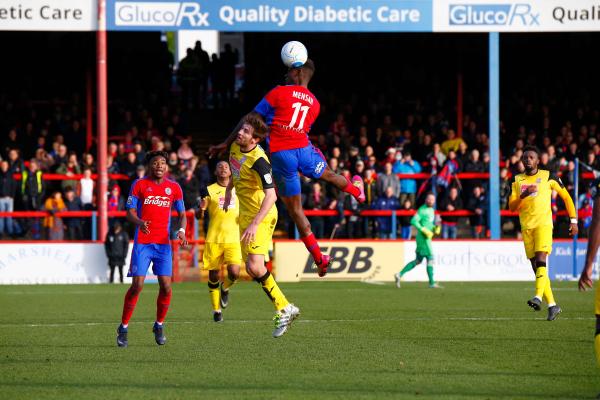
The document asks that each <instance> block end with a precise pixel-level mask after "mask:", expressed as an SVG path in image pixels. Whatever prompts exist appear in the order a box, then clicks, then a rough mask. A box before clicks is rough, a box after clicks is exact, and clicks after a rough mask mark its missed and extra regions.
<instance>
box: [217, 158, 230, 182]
mask: <svg viewBox="0 0 600 400" xmlns="http://www.w3.org/2000/svg"><path fill="white" fill-rule="evenodd" d="M215 175H216V176H217V179H219V180H221V179H228V178H229V177H230V176H231V169H230V168H229V163H228V162H227V161H219V162H218V163H217V166H216V167H215Z"/></svg>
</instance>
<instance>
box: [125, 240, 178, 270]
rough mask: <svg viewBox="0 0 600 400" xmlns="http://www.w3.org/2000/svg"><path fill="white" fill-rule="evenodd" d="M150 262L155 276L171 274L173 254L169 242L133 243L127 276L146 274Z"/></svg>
mask: <svg viewBox="0 0 600 400" xmlns="http://www.w3.org/2000/svg"><path fill="white" fill-rule="evenodd" d="M150 262H152V272H154V275H156V276H171V275H173V256H172V251H171V245H170V244H139V243H134V244H133V250H132V251H131V263H130V264H129V272H128V273H127V276H129V277H131V276H146V273H147V272H148V268H150Z"/></svg>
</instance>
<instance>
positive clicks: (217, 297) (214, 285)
mask: <svg viewBox="0 0 600 400" xmlns="http://www.w3.org/2000/svg"><path fill="white" fill-rule="evenodd" d="M208 294H209V296H210V304H211V305H212V309H213V311H219V310H220V309H221V304H220V303H221V292H220V291H219V281H216V282H211V281H208Z"/></svg>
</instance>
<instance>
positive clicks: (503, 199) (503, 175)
mask: <svg viewBox="0 0 600 400" xmlns="http://www.w3.org/2000/svg"><path fill="white" fill-rule="evenodd" d="M510 186H511V182H510V179H509V178H508V169H506V168H502V169H501V170H500V209H501V210H508V198H509V196H510V191H511V187H510Z"/></svg>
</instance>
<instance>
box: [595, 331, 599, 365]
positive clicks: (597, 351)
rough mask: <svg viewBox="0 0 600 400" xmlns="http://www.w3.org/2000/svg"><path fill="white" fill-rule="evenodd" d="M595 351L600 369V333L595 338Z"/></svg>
mask: <svg viewBox="0 0 600 400" xmlns="http://www.w3.org/2000/svg"><path fill="white" fill-rule="evenodd" d="M594 350H595V352H596V362H597V363H598V366H599V367H600V333H599V334H597V335H596V337H595V338H594Z"/></svg>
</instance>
